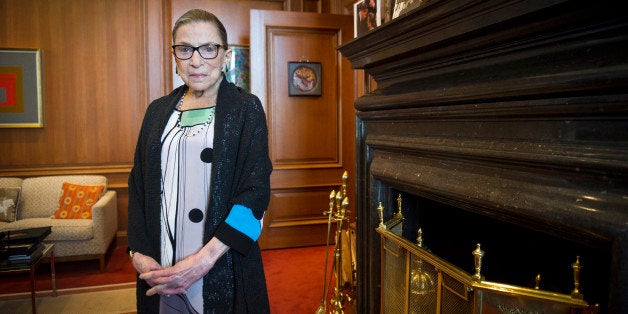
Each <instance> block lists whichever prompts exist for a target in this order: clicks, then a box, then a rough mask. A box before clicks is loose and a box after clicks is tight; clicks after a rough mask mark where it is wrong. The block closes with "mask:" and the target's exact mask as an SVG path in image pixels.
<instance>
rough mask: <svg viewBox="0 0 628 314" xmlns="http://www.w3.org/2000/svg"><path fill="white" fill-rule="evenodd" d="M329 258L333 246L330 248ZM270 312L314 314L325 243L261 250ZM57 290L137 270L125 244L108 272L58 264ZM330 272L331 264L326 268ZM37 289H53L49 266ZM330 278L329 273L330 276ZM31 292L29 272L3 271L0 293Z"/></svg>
mask: <svg viewBox="0 0 628 314" xmlns="http://www.w3.org/2000/svg"><path fill="white" fill-rule="evenodd" d="M329 254H330V259H331V258H332V257H333V247H330V253H329ZM262 259H263V261H264V268H265V272H266V282H267V286H268V296H269V299H270V306H271V312H272V313H274V314H282V313H314V312H315V311H316V309H317V308H318V307H319V305H320V304H321V297H322V293H323V276H324V267H325V264H324V263H325V246H314V247H304V248H292V249H281V250H265V251H262ZM55 268H56V277H57V289H69V288H80V287H91V286H100V285H109V284H119V283H127V282H134V281H135V270H134V269H133V267H132V266H131V263H130V262H129V258H128V255H127V254H126V252H125V248H124V247H117V248H115V249H114V250H113V251H112V252H111V255H110V256H108V257H107V272H105V273H100V272H99V271H98V262H97V261H83V262H64V263H56V267H55ZM327 271H328V273H331V264H330V265H329V266H328V269H327ZM36 280H37V282H36V286H35V287H36V290H37V291H46V290H51V289H52V285H51V281H50V265H48V264H43V265H41V266H40V267H39V269H38V270H37V274H36ZM328 280H329V275H328ZM28 291H30V281H29V275H28V273H23V274H8V275H7V274H2V275H1V276H0V294H9V293H19V292H28Z"/></svg>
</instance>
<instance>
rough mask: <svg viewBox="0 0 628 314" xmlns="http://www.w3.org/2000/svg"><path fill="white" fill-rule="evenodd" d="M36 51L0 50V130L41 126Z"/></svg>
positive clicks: (38, 70)
mask: <svg viewBox="0 0 628 314" xmlns="http://www.w3.org/2000/svg"><path fill="white" fill-rule="evenodd" d="M41 84H42V83H41V56H40V51H39V50H38V49H0V128H41V127H43V126H44V122H43V110H42V91H41V89H42V87H41Z"/></svg>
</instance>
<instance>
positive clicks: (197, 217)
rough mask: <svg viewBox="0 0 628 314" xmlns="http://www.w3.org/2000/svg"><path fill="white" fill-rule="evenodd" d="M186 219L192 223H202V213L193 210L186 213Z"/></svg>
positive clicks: (195, 209)
mask: <svg viewBox="0 0 628 314" xmlns="http://www.w3.org/2000/svg"><path fill="white" fill-rule="evenodd" d="M188 218H190V221H192V222H194V223H198V222H201V221H203V212H202V211H201V210H200V209H198V208H194V209H192V210H191V211H190V212H189V213H188Z"/></svg>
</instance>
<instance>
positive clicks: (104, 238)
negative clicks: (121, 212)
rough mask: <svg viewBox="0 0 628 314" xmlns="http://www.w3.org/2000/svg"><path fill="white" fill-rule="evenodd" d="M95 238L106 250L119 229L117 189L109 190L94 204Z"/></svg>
mask: <svg viewBox="0 0 628 314" xmlns="http://www.w3.org/2000/svg"><path fill="white" fill-rule="evenodd" d="M92 220H93V224H94V240H96V241H97V245H98V246H101V249H102V250H106V249H107V247H108V246H109V243H110V242H111V239H113V237H114V236H115V234H116V231H117V230H118V198H117V194H116V191H112V190H109V191H107V193H105V195H103V196H102V197H101V198H100V199H99V200H98V201H97V202H96V204H94V206H92Z"/></svg>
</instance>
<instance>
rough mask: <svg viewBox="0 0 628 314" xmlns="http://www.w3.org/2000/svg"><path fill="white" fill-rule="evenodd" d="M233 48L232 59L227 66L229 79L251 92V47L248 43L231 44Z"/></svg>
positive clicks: (230, 46)
mask: <svg viewBox="0 0 628 314" xmlns="http://www.w3.org/2000/svg"><path fill="white" fill-rule="evenodd" d="M229 48H230V49H231V51H232V53H231V59H229V67H228V68H227V72H226V77H227V81H229V82H231V83H233V84H235V85H236V86H238V87H240V88H242V89H244V90H245V91H247V92H249V93H250V92H251V58H250V49H249V46H247V45H229Z"/></svg>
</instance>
